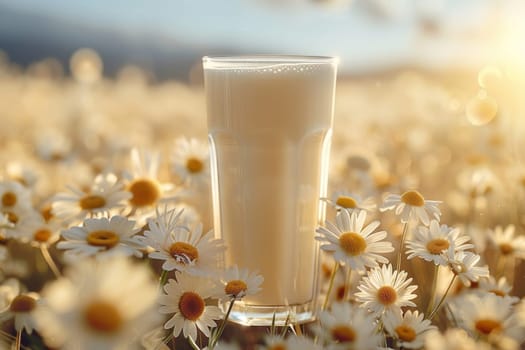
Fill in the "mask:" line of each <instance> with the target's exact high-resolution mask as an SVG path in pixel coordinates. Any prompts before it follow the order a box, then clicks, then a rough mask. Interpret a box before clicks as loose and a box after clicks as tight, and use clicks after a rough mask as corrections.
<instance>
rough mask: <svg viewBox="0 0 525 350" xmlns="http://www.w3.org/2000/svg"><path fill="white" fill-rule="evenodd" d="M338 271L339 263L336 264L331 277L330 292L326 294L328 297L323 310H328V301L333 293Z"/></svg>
mask: <svg viewBox="0 0 525 350" xmlns="http://www.w3.org/2000/svg"><path fill="white" fill-rule="evenodd" d="M338 269H339V262H336V263H335V265H334V268H333V270H332V275H331V276H330V282H328V291H327V292H326V297H325V299H324V303H323V307H322V309H321V310H326V307H327V306H328V300H329V299H330V293H332V288H333V287H334V280H335V275H336V274H337V270H338Z"/></svg>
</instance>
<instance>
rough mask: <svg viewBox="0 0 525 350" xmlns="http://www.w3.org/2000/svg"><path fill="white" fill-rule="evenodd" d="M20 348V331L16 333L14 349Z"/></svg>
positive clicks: (18, 349)
mask: <svg viewBox="0 0 525 350" xmlns="http://www.w3.org/2000/svg"><path fill="white" fill-rule="evenodd" d="M21 347H22V329H21V330H19V331H17V332H16V340H15V349H16V350H20V348H21Z"/></svg>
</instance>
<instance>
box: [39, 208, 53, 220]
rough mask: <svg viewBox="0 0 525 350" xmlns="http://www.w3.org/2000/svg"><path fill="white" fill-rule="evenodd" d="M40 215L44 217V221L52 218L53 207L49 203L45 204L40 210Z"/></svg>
mask: <svg viewBox="0 0 525 350" xmlns="http://www.w3.org/2000/svg"><path fill="white" fill-rule="evenodd" d="M40 215H42V218H44V221H45V222H49V221H50V220H51V219H52V218H53V216H54V215H53V207H52V206H51V205H46V206H45V207H43V208H42V209H41V210H40Z"/></svg>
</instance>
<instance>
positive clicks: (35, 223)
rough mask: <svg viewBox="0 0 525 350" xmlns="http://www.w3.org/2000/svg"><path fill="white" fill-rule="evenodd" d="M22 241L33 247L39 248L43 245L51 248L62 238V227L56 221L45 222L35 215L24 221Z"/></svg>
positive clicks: (21, 226)
mask: <svg viewBox="0 0 525 350" xmlns="http://www.w3.org/2000/svg"><path fill="white" fill-rule="evenodd" d="M19 231H20V232H21V236H20V240H21V241H23V242H30V243H31V245H33V246H35V247H39V246H41V245H43V244H44V245H47V246H50V245H51V244H53V243H55V242H56V241H58V239H59V238H60V226H59V224H58V223H57V222H56V221H52V222H45V221H44V219H43V218H42V216H40V215H35V216H33V217H31V218H29V219H28V220H26V221H24V222H23V223H22V224H21V225H20V227H19Z"/></svg>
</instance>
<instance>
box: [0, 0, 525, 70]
mask: <svg viewBox="0 0 525 350" xmlns="http://www.w3.org/2000/svg"><path fill="white" fill-rule="evenodd" d="M519 3H520V1H519V0H508V1H506V0H461V1H460V0H310V1H306V0H282V1H278V0H266V1H264V0H152V1H145V0H143V1H139V0H113V1H107V0H106V1H104V0H90V1H71V0H70V1H66V0H45V1H44V0H0V5H5V6H8V7H10V8H15V9H17V10H19V11H22V12H24V11H27V12H28V13H38V14H40V15H45V16H49V17H51V18H58V19H67V20H68V21H70V22H71V23H80V24H82V25H87V26H93V27H99V28H105V29H109V30H112V31H116V32H119V33H122V34H123V35H126V36H129V37H131V38H132V37H134V36H140V35H143V34H145V33H146V34H148V35H153V36H161V37H163V38H166V39H167V40H173V41H174V42H177V43H178V44H183V45H185V46H186V47H188V48H192V47H193V48H198V49H199V50H200V51H203V50H204V51H205V50H206V48H214V49H215V51H217V48H219V49H220V48H221V47H224V48H233V49H235V50H237V51H238V52H242V53H282V54H311V55H335V56H339V57H340V59H341V63H342V65H343V69H347V70H349V71H363V70H370V69H382V68H388V67H389V66H396V65H402V64H423V65H429V66H442V65H450V64H457V63H458V62H472V64H481V63H480V62H477V61H483V60H491V59H493V57H492V56H493V55H492V52H491V48H490V45H487V42H488V41H489V39H487V38H486V37H485V36H490V32H491V30H493V25H494V22H493V21H494V18H495V16H496V15H497V13H498V11H500V12H505V13H509V12H510V13H512V12H516V8H517V6H518V7H519V8H520V11H521V10H523V8H524V7H523V6H519ZM523 3H524V2H523V1H522V5H523ZM517 4H518V5H517ZM522 13H523V14H524V15H525V12H522ZM428 19H430V20H431V22H430V21H429V20H428ZM424 20H425V21H426V22H424V23H427V24H428V23H431V24H432V23H433V24H434V25H436V24H437V26H438V28H439V29H438V30H437V31H433V32H431V33H430V34H429V33H428V32H424V31H422V28H423V26H422V23H423V21H424ZM524 34H525V32H524ZM490 40H492V39H490Z"/></svg>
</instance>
